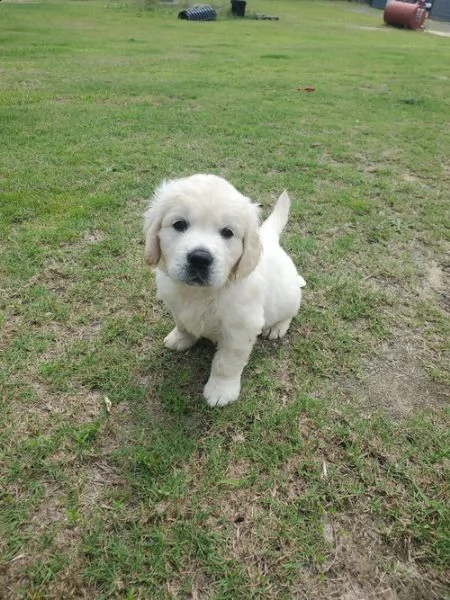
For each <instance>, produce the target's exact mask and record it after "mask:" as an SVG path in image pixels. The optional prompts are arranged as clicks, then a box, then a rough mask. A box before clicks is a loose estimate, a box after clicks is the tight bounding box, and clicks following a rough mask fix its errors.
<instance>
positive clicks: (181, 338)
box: [164, 325, 198, 350]
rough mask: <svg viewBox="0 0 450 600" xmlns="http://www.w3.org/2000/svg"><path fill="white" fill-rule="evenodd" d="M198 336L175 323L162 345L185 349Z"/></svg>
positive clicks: (173, 348) (170, 348)
mask: <svg viewBox="0 0 450 600" xmlns="http://www.w3.org/2000/svg"><path fill="white" fill-rule="evenodd" d="M197 340H198V338H196V337H195V335H192V334H191V333H189V332H188V331H186V329H184V327H182V326H180V325H177V326H176V327H174V329H172V331H171V332H170V333H169V335H167V336H166V337H165V338H164V346H165V347H166V348H169V350H187V349H188V348H190V347H191V346H193V345H194V344H195V342H196V341H197Z"/></svg>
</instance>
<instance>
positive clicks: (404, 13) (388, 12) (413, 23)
mask: <svg viewBox="0 0 450 600" xmlns="http://www.w3.org/2000/svg"><path fill="white" fill-rule="evenodd" d="M426 16H427V11H426V10H425V6H424V3H423V2H417V3H416V4H409V3H408V2H399V1H398V0H390V2H388V3H387V4H386V8H385V9H384V22H385V23H386V25H395V26H396V27H407V28H408V29H421V28H422V27H423V24H424V22H425V19H426Z"/></svg>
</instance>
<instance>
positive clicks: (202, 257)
mask: <svg viewBox="0 0 450 600" xmlns="http://www.w3.org/2000/svg"><path fill="white" fill-rule="evenodd" d="M187 259H188V263H189V265H190V266H191V267H194V269H200V270H205V269H207V268H208V267H209V266H210V265H211V263H212V261H213V260H214V259H213V256H212V254H211V252H209V251H208V250H202V249H201V248H199V249H197V250H192V252H189V254H188V257H187Z"/></svg>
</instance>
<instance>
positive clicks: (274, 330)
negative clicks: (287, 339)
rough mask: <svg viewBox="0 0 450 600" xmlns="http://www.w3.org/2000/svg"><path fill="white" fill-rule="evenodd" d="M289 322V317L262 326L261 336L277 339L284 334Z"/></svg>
mask: <svg viewBox="0 0 450 600" xmlns="http://www.w3.org/2000/svg"><path fill="white" fill-rule="evenodd" d="M290 324H291V319H286V320H285V321H280V322H279V323H275V324H274V325H271V326H270V327H264V329H263V330H262V336H263V337H265V338H267V339H269V340H278V339H280V338H282V337H284V336H285V335H286V333H287V330H288V329H289V325H290Z"/></svg>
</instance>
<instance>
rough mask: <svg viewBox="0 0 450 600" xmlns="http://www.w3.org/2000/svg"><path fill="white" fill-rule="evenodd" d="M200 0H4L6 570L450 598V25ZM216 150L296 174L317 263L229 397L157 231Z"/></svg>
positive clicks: (269, 187) (262, 182)
mask: <svg viewBox="0 0 450 600" xmlns="http://www.w3.org/2000/svg"><path fill="white" fill-rule="evenodd" d="M177 10H178V8H177V7H172V8H171V7H158V6H153V7H152V8H151V10H146V11H144V10H142V7H141V6H139V5H137V4H132V3H128V4H127V3H114V2H110V3H107V4H106V5H105V3H100V2H96V1H93V0H92V1H90V2H81V1H77V0H74V1H71V2H61V1H59V2H35V3H13V2H11V3H4V2H2V6H1V12H2V31H1V34H0V42H1V62H0V64H1V67H0V69H1V77H0V128H1V133H2V144H1V146H0V211H1V212H0V277H1V280H0V281H1V296H0V327H1V331H2V335H1V341H0V350H1V356H2V361H1V365H0V395H1V401H2V404H1V408H2V410H1V413H0V490H1V492H0V589H1V590H2V594H3V595H4V596H5V597H6V598H11V599H16V598H29V599H44V598H45V599H49V598H55V599H56V598H58V599H60V598H81V597H89V598H99V599H101V598H126V599H130V600H131V599H137V598H142V599H147V598H155V599H158V598H211V599H212V598H214V599H217V600H219V599H223V600H225V599H227V600H228V599H230V598H242V599H248V598H277V599H278V598H281V599H286V600H288V599H291V598H297V597H298V598H308V599H313V600H315V599H317V600H319V599H320V600H326V599H327V598H330V599H331V598H349V599H350V598H357V597H358V598H359V597H361V598H362V597H365V598H368V599H369V598H370V599H375V598H377V599H378V598H384V597H386V598H387V597H389V598H394V597H395V598H399V599H401V600H403V599H406V598H408V599H410V598H414V599H416V600H419V599H425V598H427V599H428V598H430V599H431V598H448V597H449V593H450V591H449V586H448V579H447V574H448V570H449V568H450V539H449V531H450V518H449V510H448V505H449V489H448V481H449V469H448V465H449V460H450V456H449V447H450V444H449V436H448V431H449V409H448V399H449V392H448V390H449V384H450V370H449V364H450V360H449V359H450V356H449V355H450V348H449V341H448V340H449V339H450V320H449V309H450V306H449V302H448V290H449V289H450V271H449V267H450V263H449V258H448V252H449V249H450V221H449V205H448V187H449V181H450V172H449V168H448V164H447V162H446V158H447V157H448V155H449V153H450V142H449V136H448V115H449V114H450V83H449V79H448V75H447V71H448V60H449V57H450V50H449V46H448V40H447V39H446V38H442V37H437V36H433V35H431V34H430V33H428V32H426V33H423V32H407V31H401V30H396V29H388V28H384V27H383V26H382V25H381V22H382V13H381V12H380V11H376V10H372V9H371V8H369V7H368V6H366V5H361V4H357V3H348V2H338V1H335V2H331V1H330V2H325V1H323V2H322V1H317V2H307V1H306V0H296V1H294V0H291V1H288V0H282V1H280V2H277V3H276V4H274V3H269V2H267V1H266V0H257V3H256V4H254V5H253V4H248V5H247V12H248V13H249V14H250V15H251V14H252V13H253V11H256V12H263V13H266V14H276V15H278V16H279V17H280V20H279V21H257V20H253V19H251V18H245V19H240V20H239V19H238V20H236V19H232V18H230V17H229V16H228V15H227V14H226V9H225V10H224V11H222V12H221V13H220V19H219V20H218V21H217V22H215V23H188V22H181V21H178V20H177V19H176V14H177ZM429 27H431V28H432V27H433V26H432V25H430V26H429ZM307 86H314V87H315V88H316V91H315V92H313V93H305V92H303V91H301V89H302V88H304V87H307ZM194 172H213V173H217V174H219V175H222V176H224V177H226V178H227V179H229V180H230V181H231V182H232V183H233V184H235V185H236V186H237V187H238V188H239V189H240V190H242V191H243V192H244V193H245V194H247V195H249V196H251V197H252V198H254V199H255V200H258V201H260V202H261V204H262V205H263V209H264V211H265V212H266V210H267V209H268V207H269V206H270V205H271V203H272V202H273V200H274V198H275V197H277V195H278V194H279V193H280V192H281V191H282V190H283V189H284V188H287V189H288V190H289V192H290V195H291V196H292V198H293V208H292V216H291V220H290V223H289V226H288V228H287V231H286V233H285V234H284V238H283V242H284V245H285V247H286V248H287V249H288V250H289V252H290V253H291V255H292V256H293V258H294V260H295V262H296V264H297V265H298V267H299V271H300V273H301V274H302V275H303V276H304V277H305V279H306V281H307V283H308V285H307V288H306V289H305V296H304V305H303V307H302V309H301V311H300V313H299V316H298V317H297V318H296V319H295V321H294V323H293V325H292V327H291V330H290V333H289V335H288V336H287V337H286V338H285V339H284V340H283V341H281V342H279V343H272V342H266V341H260V342H258V344H257V346H256V347H255V349H254V352H253V354H252V357H251V359H250V363H249V365H248V367H247V368H246V370H245V373H244V378H243V390H242V395H241V398H240V400H239V401H238V402H237V403H236V404H234V405H230V406H229V407H226V408H225V409H223V410H212V409H209V408H208V407H207V406H206V404H205V402H204V401H203V400H202V397H201V392H202V387H203V385H204V382H205V381H206V378H207V376H208V368H209V365H210V361H211V357H212V352H213V349H212V346H211V345H210V344H208V343H201V344H199V345H198V346H197V347H195V348H193V349H191V350H189V351H188V352H186V353H181V354H179V355H174V354H172V353H170V352H169V351H167V350H165V349H164V348H163V345H162V340H163V338H164V336H165V335H166V333H167V332H168V330H169V329H170V327H171V319H170V317H169V315H168V314H167V312H166V311H165V310H164V308H163V307H162V306H161V305H160V304H159V303H158V302H157V301H156V300H155V288H154V283H153V279H152V276H151V274H150V273H149V272H148V271H147V269H146V268H145V266H144V264H143V260H142V253H143V247H142V234H141V216H142V213H143V211H144V209H145V206H146V199H147V198H148V197H149V196H150V195H151V193H152V191H153V189H154V187H155V185H156V184H157V183H159V181H160V180H161V179H163V178H164V177H173V176H179V175H187V174H191V173H194ZM106 399H109V400H110V402H111V403H112V404H111V407H109V404H108V402H107V401H106Z"/></svg>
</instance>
